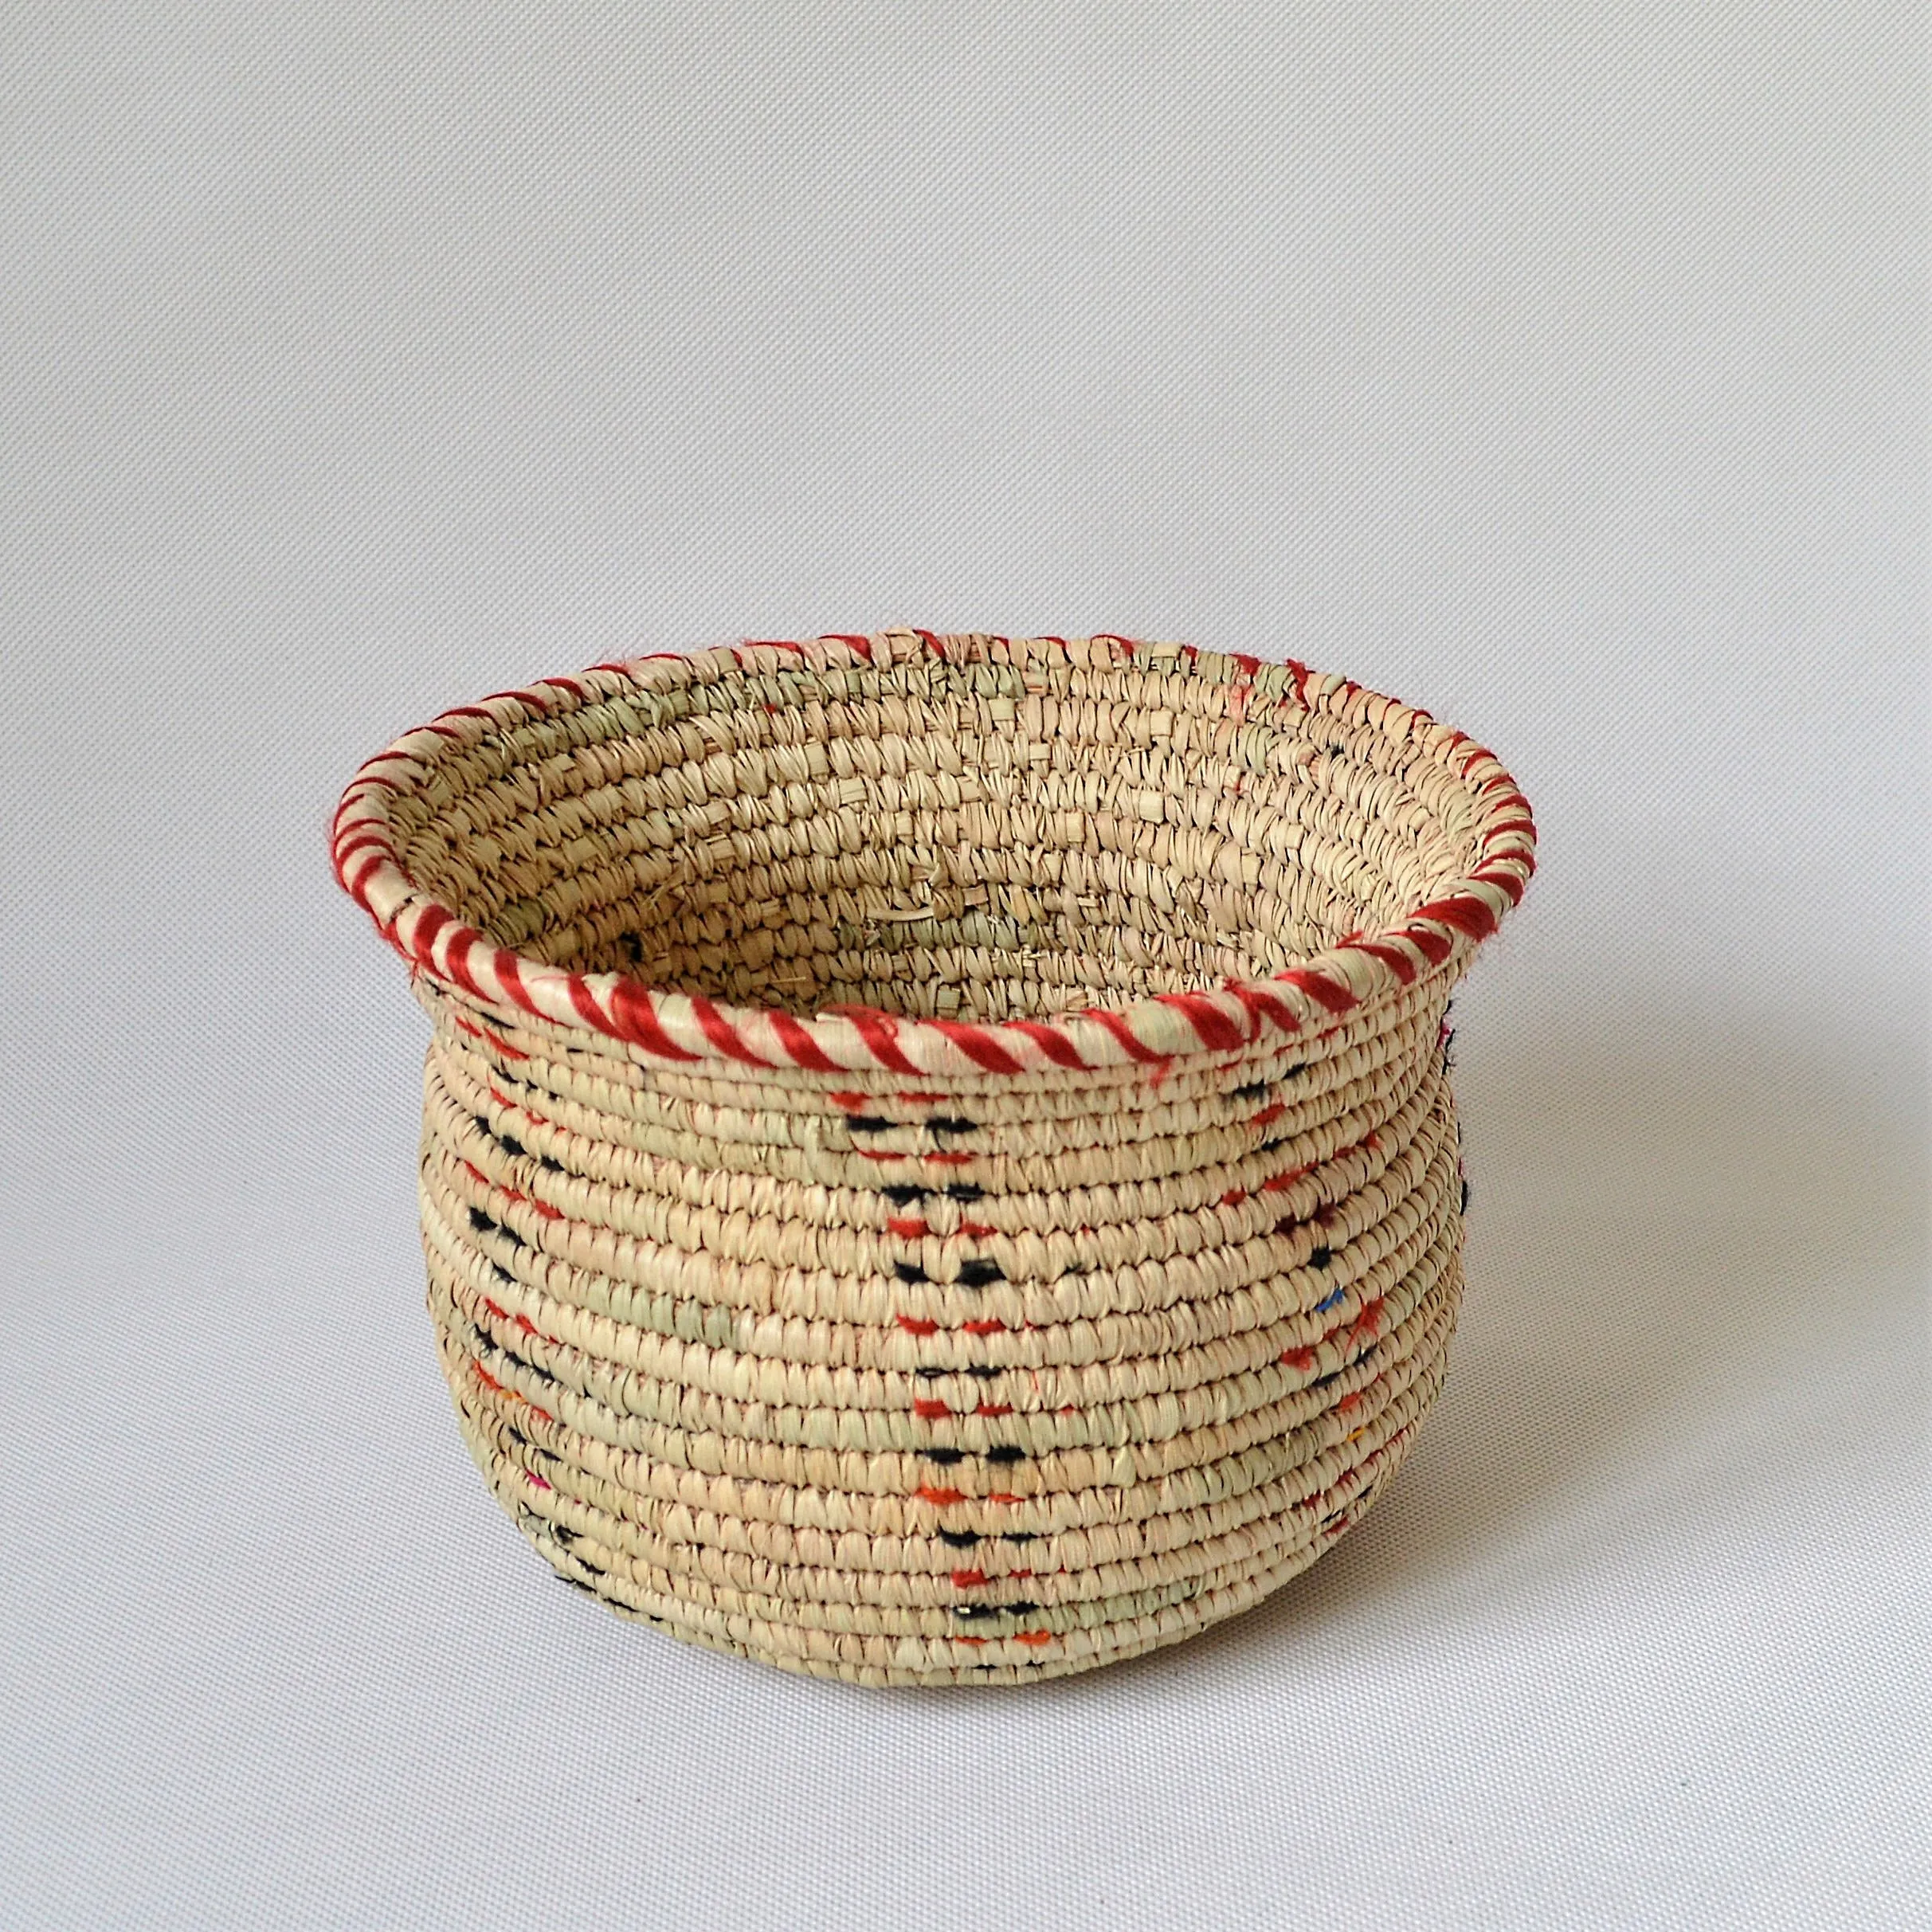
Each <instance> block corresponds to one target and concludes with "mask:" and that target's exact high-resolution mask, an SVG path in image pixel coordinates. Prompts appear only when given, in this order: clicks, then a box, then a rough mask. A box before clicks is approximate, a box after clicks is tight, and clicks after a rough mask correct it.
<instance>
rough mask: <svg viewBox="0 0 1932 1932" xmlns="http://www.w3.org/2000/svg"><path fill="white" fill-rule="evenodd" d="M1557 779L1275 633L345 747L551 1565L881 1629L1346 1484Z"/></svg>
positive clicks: (616, 1585) (1097, 1579)
mask: <svg viewBox="0 0 1932 1932" xmlns="http://www.w3.org/2000/svg"><path fill="white" fill-rule="evenodd" d="M1533 853H1534V829H1533V827H1532V825H1531V822H1530V812H1529V808H1528V806H1527V805H1526V803H1525V802H1524V801H1523V798H1522V795H1521V794H1520V793H1519V791H1518V790H1517V788H1516V786H1515V784H1514V783H1513V782H1512V781H1511V779H1510V778H1509V776H1508V774H1507V773H1506V772H1504V771H1503V768H1502V767H1501V766H1499V764H1498V763H1497V762H1496V761H1495V758H1492V757H1491V755H1490V754H1488V753H1487V751H1484V750H1482V749H1481V748H1480V747H1478V746H1476V745H1475V744H1473V743H1472V742H1471V741H1470V740H1469V739H1467V738H1465V737H1464V735H1462V734H1461V733H1460V732H1459V731H1451V730H1450V729H1448V727H1446V726H1443V725H1440V724H1437V723H1434V722H1433V721H1432V719H1430V718H1429V717H1428V714H1427V713H1425V712H1422V711H1413V710H1411V709H1409V708H1408V707H1405V706H1403V705H1401V704H1397V703H1394V702H1393V701H1392V700H1389V699H1387V698H1384V697H1381V696H1377V695H1376V694H1374V692H1368V691H1364V690H1362V688H1360V687H1358V686H1357V685H1355V684H1352V683H1350V681H1349V680H1346V679H1342V678H1339V677H1334V676H1321V675H1319V674H1317V673H1315V672H1310V671H1309V670H1307V668H1306V667H1304V666H1303V665H1301V664H1285V665H1282V664H1260V663H1257V662H1256V661H1255V660H1252V659H1249V658H1232V657H1221V656H1212V655H1209V654H1208V653H1206V652H1195V651H1193V650H1191V649H1185V648H1184V647H1180V646H1175V645H1159V644H1147V643H1132V642H1129V641H1126V640H1123V639H1120V638H1114V637H1103V638H1087V639H1076V640H1072V641H1064V640H1061V639H1059V638H1044V639H1042V638H1033V639H1028V640H1025V641H1021V640H1008V639H1005V638H1001V637H986V636H979V635H974V636H966V637H934V636H932V635H931V634H930V633H923V632H889V633H883V634H880V635H878V636H874V637H844V638H821V639H818V640H816V641H812V642H809V643H805V644H789V643H788V644H764V643H761V644H753V645H745V646H743V647H740V648H738V649H727V650H718V651H711V652H704V653H702V654H700V655H696V656H657V657H652V658H648V659H643V660H639V661H637V662H636V663H633V664H606V665H600V666H598V667H597V668H595V669H594V670H591V671H588V672H583V673H582V674H580V675H578V676H575V677H566V678H555V679H551V680H547V682H545V683H543V684H540V685H538V686H536V687H535V688H532V689H531V690H528V691H522V692H510V693H506V694H501V695H499V696H495V697H492V698H488V699H485V700H483V701H482V702H481V703H478V704H474V705H465V706H463V707H460V708H458V709H457V710H455V711H449V712H446V713H445V714H444V715H443V716H441V718H439V719H437V720H436V721H435V722H434V723H431V724H429V725H426V726H425V727H422V728H421V730H419V731H412V732H410V734H409V735H407V736H406V737H404V738H403V739H400V740H398V743H396V744H395V745H394V746H393V747H391V748H390V750H387V751H386V752H383V753H382V754H380V755H379V756H378V757H377V758H374V759H372V760H370V762H369V763H368V764H367V765H366V766H363V768H362V770H361V772H360V773H359V774H358V775H357V777H356V778H355V780H354V782H352V783H351V785H350V786H349V788H348V790H347V794H345V796H344V798H343V804H342V807H341V809H340V811H339V813H338V815H337V818H336V831H335V863H336V868H337V872H338V876H339V877H340V878H341V880H342V881H343V884H344V885H345V886H346V887H347V889H348V890H350V891H351V892H353V893H354V894H355V896H356V897H357V898H358V899H359V900H360V901H361V902H362V904H363V905H364V906H365V907H367V908H368V910H369V911H370V913H371V914H372V915H374V919H375V920H376V922H377V924H378V928H379V929H380V931H382V935H383V936H384V937H385V938H386V939H388V940H389V941H390V943H391V944H392V945H394V946H395V947H396V948H397V949H398V950H399V951H400V952H401V953H402V954H403V956H404V957H405V958H406V959H407V960H408V961H409V962H410V966H411V968H412V974H411V977H412V981H413V985H414V986H415V989H416V992H417V996H418V997H419V998H420V999H421V1002H422V1004H423V1005H424V1006H425V1008H426V1009H428V1011H429V1014H430V1017H431V1018H432V1019H433V1021H434V1039H433V1044H432V1045H431V1048H430V1050H429V1063H428V1067H427V1071H426V1080H425V1107H424V1131H423V1138H422V1143H421V1200H422V1222H423V1236H424V1245H425V1253H426V1255H427V1257H428V1264H429V1306H430V1309H431V1311H432V1314H433V1317H434V1319H435V1323H436V1327H437V1337H438V1341H439V1345H440V1349H441V1357H442V1362H443V1367H444V1370H445V1374H446V1375H447V1377H448V1378H449V1385H450V1388H451V1390H452V1392H453V1395H454V1397H455V1401H456V1405H457V1413H458V1415H459V1417H460V1419H461V1423H462V1428H463V1431H464V1436H466V1438H467V1440H468V1443H469V1446H470V1448H471V1450H472V1453H473V1455H474V1456H475V1457H476V1461H477V1463H478V1464H479V1466H480V1468H481V1469H482V1470H483V1472H484V1475H486V1476H487V1477H488V1480H489V1482H490V1483H491V1485H492V1487H493V1489H494V1490H495V1491H496V1495H497V1496H498V1498H499V1499H500V1501H501V1502H502V1503H503V1505H504V1508H505V1509H506V1510H507V1511H508V1512H509V1514H510V1515H511V1517H512V1518H513V1519H514V1520H515V1522H516V1523H517V1524H518V1525H519V1527H520V1528H521V1529H522V1530H523V1531H524V1533H525V1534H526V1535H527V1536H528V1537H529V1538H530V1539H531V1541H532V1542H534V1543H535V1545H536V1546H537V1547H538V1549H539V1550H541V1551H542V1552H543V1554H544V1556H545V1557H547V1558H548V1559H549V1561H550V1562H551V1563H552V1564H553V1565H554V1566H555V1568H556V1570H557V1571H558V1574H559V1575H561V1576H562V1577H564V1578H565V1579H566V1581H569V1582H571V1583H573V1584H575V1585H578V1587H580V1588H581V1589H584V1590H586V1591H587V1592H588V1593H590V1594H592V1595H594V1596H595V1597H598V1598H599V1599H600V1600H602V1601H604V1602H605V1603H607V1604H609V1605H611V1606H612V1607H613V1609H617V1610H619V1611H621V1612H623V1613H625V1614H628V1615H632V1616H636V1617H641V1618H643V1619H645V1620H647V1621H649V1622H651V1623H653V1624H656V1625H657V1626H658V1627H659V1628H662V1629H664V1630H668V1631H669V1632H672V1634H673V1635H675V1636H680V1637H684V1638H687V1639H690V1640H695V1641H697V1642H701V1643H704V1644H711V1645H714V1646H715V1647H717V1648H721V1649H727V1650H732V1651H737V1652H743V1653H746V1654H748V1655H750V1656H757V1657H762V1658H764V1659H766V1660H768V1661H770V1662H771V1663H774V1664H780V1665H782V1666H783V1667H786V1668H787V1669H790V1670H795V1671H808V1672H811V1673H813V1674H815V1675H828V1676H838V1677H844V1678H848V1679H855V1680H857V1681H859V1682H862V1683H947V1682H953V1681H958V1680H966V1681H971V1682H982V1683H1002V1682H1013V1681H1019V1680H1023V1679H1024V1680H1031V1679H1036V1678H1040V1677H1045V1676H1052V1675H1060V1674H1062V1673H1064V1672H1067V1671H1076V1670H1080V1669H1084V1668H1086V1667H1090V1666H1091V1665H1095V1664H1105V1663H1108V1662H1111V1661H1112V1660H1115V1659H1117V1658H1120V1657H1125V1656H1132V1655H1133V1654H1135V1652H1140V1651H1145V1650H1148V1649H1150V1648H1154V1647H1155V1646H1157V1645H1160V1644H1168V1643H1172V1642H1174V1641H1175V1640H1178V1639H1179V1638H1182V1637H1184V1636H1188V1635H1189V1634H1190V1633H1191V1632H1194V1631H1197V1630H1199V1629H1201V1628H1203V1627H1204V1626H1205V1625H1206V1624H1211V1623H1213V1622H1215V1621H1216V1620H1218V1619H1220V1618H1222V1617H1227V1616H1229V1615H1230V1614H1232V1613H1233V1612H1235V1611H1237V1610H1240V1609H1243V1608H1244V1607H1246V1606H1247V1605H1250V1604H1252V1603H1253V1602H1255V1601H1256V1600H1257V1599H1259V1598H1260V1597H1263V1596H1264V1595H1265V1594H1266V1593H1268V1591H1270V1590H1272V1589H1274V1588H1275V1587H1276V1585H1279V1584H1280V1583H1281V1582H1282V1581H1283V1580H1284V1579H1286V1578H1287V1577H1291V1576H1293V1575H1294V1574H1295V1573H1296V1572H1297V1571H1298V1570H1301V1569H1303V1568H1304V1567H1305V1566H1307V1565H1308V1564H1309V1563H1311V1562H1313V1561H1314V1560H1315V1558H1316V1557H1317V1556H1318V1555H1319V1554H1320V1553H1321V1552H1322V1551H1323V1550H1324V1549H1326V1548H1327V1546H1329V1545H1330V1544H1331V1543H1332V1542H1334V1540H1335V1538H1337V1537H1338V1536H1340V1535H1341V1534H1342V1532H1343V1531H1344V1530H1346V1529H1347V1528H1348V1527H1349V1526H1350V1525H1351V1524H1353V1523H1354V1522H1359V1521H1360V1520H1361V1519H1362V1515H1363V1514H1364V1513H1365V1512H1366V1511H1367V1509H1368V1508H1369V1507H1370V1504H1371V1503H1373V1502H1374V1499H1375V1497H1376V1496H1377V1495H1378V1494H1379V1493H1380V1491H1381V1489H1382V1487H1383V1486H1384V1485H1385V1483H1387V1482H1388V1480H1389V1478H1390V1476H1391V1475H1393V1473H1394V1472H1395V1471H1396V1469H1397V1467H1398V1466H1399V1465H1400V1464H1401V1460H1402V1458H1403V1456H1404V1455H1405V1453H1406V1452H1407V1450H1408V1448H1409V1444H1410V1443H1411V1442H1412V1440H1413V1437H1414V1433H1415V1430H1416V1428H1417V1424H1418V1423H1419V1422H1420V1421H1421V1418H1422V1417H1423V1415H1424V1414H1425V1412H1426V1411H1427V1409H1428V1405H1429V1404H1430V1402H1431V1401H1432V1399H1433V1397H1434V1396H1435V1393H1436V1389H1437V1388H1438V1387H1439V1386H1440V1382H1441V1380H1442V1375H1443V1370H1444V1355H1445V1350H1446V1349H1447V1346H1448V1341H1449V1338H1450V1334H1451V1331H1452V1329H1453V1327H1454V1326H1455V1321H1456V1306H1457V1301H1458V1298H1459V1295H1460V1289H1461V1284H1462V1272H1461V1264H1460V1255H1461V1236H1462V1229H1461V1214H1460V1208H1461V1201H1460V1185H1461V1166H1460V1159H1459V1156H1458V1135H1457V1129H1456V1114H1455V1108H1454V1104H1453V1101H1452V1097H1451V1094H1450V1090H1449V1084H1448V1065H1447V1062H1448V1054H1447V1044H1448V1027H1447V1025H1446V1021H1445V1014H1446V1013H1447V1009H1448V1001H1449V997H1450V994H1451V993H1452V990H1453V989H1454V987H1455V986H1456V983H1457V982H1458V981H1459V980H1460V978H1461V976H1462V975H1463V974H1464V972H1465V971H1466V970H1467V969H1468V964H1469V962H1470V959H1471V958H1472V954H1473V951H1474V949H1475V946H1476V945H1477V944H1478V943H1479V942H1480V941H1481V940H1482V939H1483V938H1484V937H1486V936H1487V935H1488V934H1489V933H1491V931H1494V930H1495V926H1496V924H1497V922H1498V921H1499V919H1500V918H1501V916H1502V915H1503V914H1504V913H1505V912H1506V911H1507V910H1508V908H1509V907H1511V906H1512V905H1513V904H1515V902H1516V901H1517V900H1518V899H1519V898H1520V897H1521V895H1522V889H1523V887H1524V884H1525V883H1526V881H1527V880H1528V878H1529V876H1530V872H1531V869H1532V865H1533Z"/></svg>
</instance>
